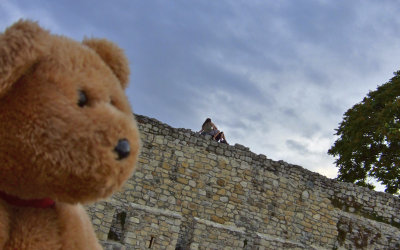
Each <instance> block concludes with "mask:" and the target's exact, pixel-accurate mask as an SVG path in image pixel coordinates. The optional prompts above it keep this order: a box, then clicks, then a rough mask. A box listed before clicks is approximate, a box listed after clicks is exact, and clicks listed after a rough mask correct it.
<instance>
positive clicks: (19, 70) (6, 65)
mask: <svg viewBox="0 0 400 250" xmlns="http://www.w3.org/2000/svg"><path fill="white" fill-rule="evenodd" d="M48 34H49V32H48V31H46V30H44V29H42V28H40V27H39V25H38V24H37V23H36V22H33V21H29V20H19V21H18V22H16V23H14V24H13V25H11V26H10V27H9V28H7V29H6V30H5V31H4V33H0V97H2V96H3V95H4V94H5V93H6V92H7V91H8V90H9V89H10V88H11V87H12V85H13V84H14V83H15V82H17V81H18V79H19V78H20V77H21V76H23V74H24V73H26V72H27V71H28V70H29V69H30V68H31V67H32V66H33V65H34V64H35V63H36V62H37V61H38V60H39V56H40V55H41V54H42V51H44V50H43V49H44V47H45V41H46V36H47V35H48Z"/></svg>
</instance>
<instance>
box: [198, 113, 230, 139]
mask: <svg viewBox="0 0 400 250" xmlns="http://www.w3.org/2000/svg"><path fill="white" fill-rule="evenodd" d="M199 132H200V133H201V134H202V135H211V136H212V138H213V139H214V140H216V141H219V142H221V143H226V144H228V143H227V141H226V139H225V135H224V132H221V131H219V130H218V128H217V126H215V124H214V123H213V122H212V121H211V119H210V118H207V119H206V121H205V122H204V123H203V125H202V126H201V130H200V131H199Z"/></svg>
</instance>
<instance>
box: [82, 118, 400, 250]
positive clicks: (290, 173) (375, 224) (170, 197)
mask: <svg viewBox="0 0 400 250" xmlns="http://www.w3.org/2000/svg"><path fill="white" fill-rule="evenodd" d="M136 118H137V121H138V125H139V129H140V131H141V138H142V151H141V155H140V158H139V165H138V169H137V171H136V172H135V174H134V175H133V177H132V178H131V179H130V180H128V182H127V183H126V184H125V186H124V189H123V190H122V191H121V192H119V193H116V194H115V195H113V196H112V197H111V198H110V199H109V200H107V201H104V202H99V203H96V204H94V205H92V206H90V207H88V211H89V214H90V216H91V217H92V221H93V224H94V226H95V230H96V233H97V235H98V238H99V239H100V240H101V241H102V242H103V244H104V246H105V248H106V249H143V248H153V249H370V248H372V249H374V248H375V249H400V200H399V198H397V197H395V196H392V195H389V194H385V193H381V192H375V191H371V190H368V189H366V188H363V187H358V186H355V185H353V184H349V183H341V182H336V181H334V180H331V179H328V178H326V177H324V176H322V175H319V174H317V173H313V172H310V171H308V170H306V169H304V168H302V167H300V166H296V165H292V164H288V163H286V162H284V161H273V160H271V159H268V158H267V157H266V156H265V155H257V154H254V153H252V152H250V151H249V149H248V148H246V147H244V146H242V145H238V144H236V145H234V146H230V145H226V144H219V143H217V142H215V141H212V140H211V139H210V138H209V137H204V136H201V135H199V134H197V133H195V132H192V131H190V130H187V129H175V128H171V127H170V126H168V125H167V124H163V123H161V122H159V121H157V120H155V119H150V118H147V117H144V116H139V115H137V116H136Z"/></svg>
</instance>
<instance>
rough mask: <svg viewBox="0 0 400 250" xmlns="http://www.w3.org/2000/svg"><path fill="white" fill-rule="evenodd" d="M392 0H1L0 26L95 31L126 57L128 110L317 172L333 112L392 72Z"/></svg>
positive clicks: (325, 166)
mask: <svg viewBox="0 0 400 250" xmlns="http://www.w3.org/2000/svg"><path fill="white" fill-rule="evenodd" d="M399 13H400V5H399V4H398V2H397V1H395V0H393V1H389V0H381V1H373V0H363V1H361V0H359V1H357V0H354V1H348V0H335V1H334V0H331V1H328V0H308V1H307V0H296V1H289V0H271V1H268V0H264V1H261V0H236V1H232V0H231V1H228V0H227V1H224V0H218V1H212V0H208V1H206V0H203V1H200V0H174V1H172V0H171V1H167V0H159V1H153V0H148V1H147V0H146V1H143V0H118V1H96V0H79V1H78V0H62V1H40V0H39V1H31V0H0V29H1V30H4V29H5V28H6V27H7V26H9V25H11V24H12V23H13V22H15V21H16V20H18V19H20V18H29V19H33V20H37V21H38V22H39V24H40V25H42V26H43V27H45V28H46V29H49V30H50V31H51V32H53V33H56V34H61V35H65V36H68V37H71V38H73V39H75V40H82V39H83V38H84V37H85V36H86V37H102V38H103V37H104V38H108V39H109V40H112V41H114V42H115V43H117V44H118V45H119V46H120V47H122V48H123V49H124V50H125V52H126V53H127V55H128V58H129V60H130V63H131V72H132V75H131V83H130V87H129V88H128V90H127V94H128V97H129V99H130V102H131V104H132V106H133V109H134V111H135V112H136V113H138V114H142V115H146V116H149V117H154V118H156V119H158V120H160V121H162V122H165V123H167V124H169V125H171V126H173V127H178V128H189V129H192V130H194V131H197V130H199V129H200V127H201V124H202V123H203V122H204V120H205V119H206V118H207V117H211V118H212V119H213V121H214V123H215V124H216V125H217V126H218V128H220V129H221V130H223V131H224V132H225V134H226V137H227V140H228V142H229V143H230V144H235V143H239V144H242V145H244V146H247V147H250V150H252V151H253V152H255V153H262V154H265V155H267V157H268V158H271V159H273V160H284V161H287V162H289V163H293V164H297V165H301V166H303V167H305V168H307V169H309V170H312V171H315V172H319V173H321V174H323V175H325V176H328V177H331V178H333V177H335V176H336V174H337V169H336V167H335V166H334V164H333V162H334V159H333V158H332V157H330V156H328V155H327V153H326V152H327V150H328V149H329V148H330V146H331V145H332V144H333V142H334V141H335V136H334V133H335V128H337V127H338V124H339V122H340V121H341V120H342V117H343V113H344V112H345V111H346V110H347V109H349V108H351V107H352V106H353V105H354V104H356V103H357V102H360V101H361V100H362V98H363V97H364V96H365V95H366V94H367V93H368V91H369V90H374V89H376V87H377V85H380V84H383V83H385V82H387V81H388V80H389V79H390V78H391V77H392V75H393V72H394V71H397V70H399V69H400V61H399V58H400V33H399V32H398V30H399V27H400V17H399Z"/></svg>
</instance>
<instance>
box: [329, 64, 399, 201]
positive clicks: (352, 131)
mask: <svg viewBox="0 0 400 250" xmlns="http://www.w3.org/2000/svg"><path fill="white" fill-rule="evenodd" d="M336 135H337V136H339V137H338V139H337V140H336V141H335V143H334V145H333V146H332V147H331V148H330V149H329V151H328V154H330V155H333V156H335V157H337V159H336V161H335V163H336V166H337V167H338V168H339V175H338V177H337V178H338V180H341V181H346V182H352V183H356V184H358V185H361V186H367V187H369V188H374V186H373V185H372V184H370V183H368V179H369V178H370V177H373V178H375V179H376V180H378V181H379V182H380V183H382V184H383V185H385V186H386V189H385V191H386V192H388V193H391V194H395V193H398V191H399V189H400V71H397V72H395V73H394V77H393V78H392V79H391V80H390V81H389V82H387V83H385V84H383V85H381V86H379V87H378V88H377V89H376V90H375V91H370V92H369V93H368V95H367V96H366V97H365V98H364V99H363V101H362V102H360V103H358V104H356V105H354V106H353V107H352V108H351V109H349V110H347V112H346V113H345V114H344V117H343V121H342V122H341V123H340V124H339V128H338V129H336Z"/></svg>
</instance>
